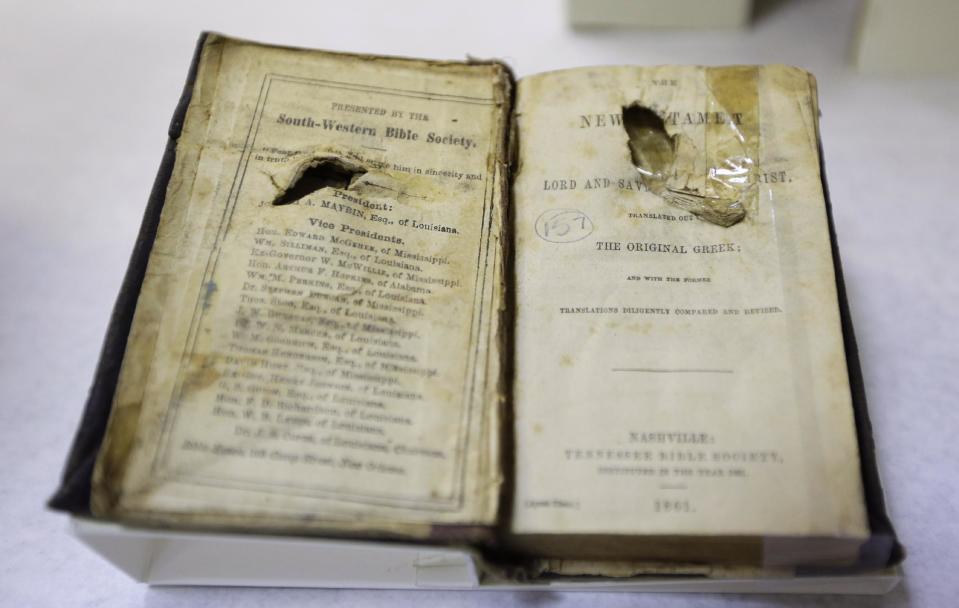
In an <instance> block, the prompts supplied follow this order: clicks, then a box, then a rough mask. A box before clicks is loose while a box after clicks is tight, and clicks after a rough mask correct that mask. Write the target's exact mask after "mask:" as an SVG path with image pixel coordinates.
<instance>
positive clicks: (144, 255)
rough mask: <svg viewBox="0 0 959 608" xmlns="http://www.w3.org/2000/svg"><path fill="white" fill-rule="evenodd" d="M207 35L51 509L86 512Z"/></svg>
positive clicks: (196, 58)
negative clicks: (131, 327) (177, 145)
mask: <svg viewBox="0 0 959 608" xmlns="http://www.w3.org/2000/svg"><path fill="white" fill-rule="evenodd" d="M208 36H209V33H208V32H204V33H202V34H201V35H200V39H199V41H198V42H197V45H196V50H195V51H194V53H193V60H192V62H191V63H190V71H189V73H188V74H187V79H186V83H185V84H184V86H183V93H182V94H181V95H180V101H179V102H178V103H177V106H176V110H175V111H174V112H173V118H172V119H171V120H170V127H169V130H168V139H167V144H166V149H165V150H164V152H163V159H162V160H161V161H160V168H159V170H158V171H157V176H156V180H155V181H154V182H153V189H152V190H151V191H150V198H149V199H148V201H147V206H146V211H145V212H144V215H143V221H142V222H141V224H140V231H139V233H138V234H137V239H136V242H135V243H134V246H133V253H132V254H131V256H130V263H129V265H128V266H127V271H126V275H125V276H124V277H123V283H122V284H121V287H120V293H119V295H117V300H116V303H115V304H114V306H113V313H112V314H111V315H110V321H109V324H108V326H107V333H106V337H105V338H104V341H103V347H102V349H101V350H100V360H99V362H98V363H97V368H96V372H95V373H94V376H93V384H92V386H91V387H90V393H89V396H88V397H87V402H86V407H85V408H84V411H83V415H82V417H81V419H80V426H79V428H78V429H77V433H76V436H75V437H74V440H73V445H72V447H71V448H70V453H69V455H68V457H67V462H66V465H65V467H64V470H63V474H62V477H61V481H60V487H59V488H58V489H57V491H56V493H55V494H54V495H53V497H51V498H50V500H49V501H48V503H47V504H48V506H49V507H50V508H51V509H56V510H58V511H66V512H69V513H73V514H76V515H86V514H89V512H90V481H91V478H92V476H93V465H94V463H95V462H96V458H97V452H98V451H99V449H100V444H101V443H102V441H103V436H104V433H105V432H106V427H107V420H108V419H109V417H110V408H111V406H112V403H113V393H114V391H115V390H116V387H117V379H118V378H119V375H120V365H121V363H122V362H123V355H124V353H125V351H126V347H127V336H128V335H129V333H130V325H131V323H132V322H133V313H134V311H135V310H136V305H137V299H138V298H139V295H140V286H141V285H142V284H143V277H144V274H145V272H146V267H147V260H148V259H149V258H150V251H151V249H152V248H153V241H154V239H155V238H156V232H157V226H158V225H159V223H160V213H161V212H162V211H163V203H164V200H165V199H166V190H167V184H168V183H169V181H170V176H171V174H172V173H173V164H174V162H175V161H176V144H177V140H178V139H179V137H180V132H181V130H182V129H183V120H184V118H185V116H186V110H187V107H188V106H189V105H190V99H191V98H192V97H193V85H194V81H195V79H196V74H197V67H198V65H199V62H200V53H201V51H202V49H203V45H204V43H205V42H206V39H207V37H208Z"/></svg>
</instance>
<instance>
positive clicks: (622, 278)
mask: <svg viewBox="0 0 959 608" xmlns="http://www.w3.org/2000/svg"><path fill="white" fill-rule="evenodd" d="M516 104H517V108H516V127H515V128H517V129H518V133H517V136H518V140H519V149H518V174H517V175H516V176H515V183H514V188H513V195H514V205H515V217H516V221H515V226H516V234H515V246H516V269H515V274H516V289H517V292H516V302H517V310H516V329H515V332H516V354H515V365H516V368H515V383H514V399H515V428H516V442H515V443H516V493H515V500H514V506H513V522H512V531H513V533H514V534H515V535H516V539H515V540H516V542H517V544H518V545H519V546H520V547H525V548H527V549H529V550H531V551H532V552H534V553H537V552H538V553H539V554H546V555H550V554H552V555H554V556H556V557H572V558H580V559H588V558H589V557H591V556H600V557H601V556H602V555H603V554H604V552H605V551H606V550H607V549H610V548H611V549H610V550H611V551H612V552H613V553H616V552H617V551H621V550H624V551H625V553H624V554H625V555H626V556H627V557H630V556H633V555H632V554H631V553H630V551H639V555H636V556H635V557H649V555H648V554H643V553H642V552H643V550H645V548H649V547H656V545H655V543H652V544H651V543H649V542H647V543H639V544H637V543H635V542H633V543H632V545H631V547H626V548H625V549H624V546H623V545H622V544H621V543H620V544H617V539H621V538H622V537H632V536H648V537H653V538H659V539H664V540H668V541H669V543H667V544H669V547H667V548H664V549H663V552H662V553H660V554H656V555H653V557H663V556H665V557H675V558H676V559H686V558H688V557H689V556H690V555H694V556H699V557H700V558H702V557H703V556H710V555H712V556H714V557H720V558H722V557H724V556H728V555H731V554H732V553H735V554H737V555H739V556H747V557H748V561H753V562H755V561H756V560H759V561H761V562H762V563H765V564H767V565H769V564H777V563H782V564H790V563H801V562H803V561H805V560H807V559H808V560H812V561H815V560H816V559H818V558H819V557H825V558H827V559H828V558H836V559H845V558H848V557H850V556H851V555H854V554H855V551H856V549H857V547H858V545H859V544H860V543H861V541H862V540H864V539H865V537H866V536H867V533H868V530H867V524H866V516H865V511H864V505H863V498H862V487H861V479H860V476H859V459H858V448H857V443H856V431H855V427H854V421H853V413H852V408H851V401H850V391H849V384H848V376H847V370H846V363H845V355H844V350H843V342H842V335H841V330H840V322H839V313H838V306H837V295H836V287H835V277H834V272H833V265H832V257H831V253H830V242H829V234H828V227H827V216H826V209H825V204H824V195H823V189H822V182H821V177H820V169H819V155H818V133H817V117H818V108H817V105H816V92H815V84H814V81H813V80H812V78H811V77H810V76H809V75H808V74H807V73H805V72H803V71H801V70H798V69H794V68H788V67H783V66H768V67H734V68H700V67H659V68H637V67H620V68H590V69H587V68H583V69H574V70H567V71H560V72H554V73H547V74H541V75H537V76H533V77H530V78H525V79H523V80H521V81H520V83H519V85H518V88H517V102H516ZM634 104H635V106H636V107H637V108H640V109H645V110H648V111H649V114H650V116H652V117H653V118H654V120H653V121H652V122H650V123H649V124H653V123H655V122H656V121H658V122H659V123H660V128H665V131H666V134H667V138H666V140H665V141H666V142H667V143H665V144H663V148H662V150H663V151H662V154H663V155H666V154H667V153H668V155H669V157H670V162H673V156H675V162H674V163H673V164H672V165H669V163H663V166H667V165H668V166H669V171H668V172H667V173H666V174H663V175H659V176H658V177H657V180H659V181H656V180H651V179H648V175H643V173H642V172H640V171H637V169H636V167H635V166H634V163H633V159H631V150H630V147H629V146H628V145H627V139H628V135H627V131H626V129H624V125H623V121H622V117H623V108H624V107H629V106H631V105H634ZM650 128H651V129H653V131H655V126H654V127H650ZM634 131H636V132H639V135H637V137H638V138H639V139H642V138H643V137H645V135H644V134H648V133H649V132H651V131H649V130H647V131H643V130H642V129H638V130H637V129H634ZM656 154H659V152H657V151H655V150H653V152H647V153H645V154H644V153H638V154H635V153H634V154H633V158H637V157H638V158H641V159H642V158H653V159H654V162H658V161H657V160H656V159H657V158H659V157H656V156H655V155H656ZM670 197H678V199H679V200H669V199H670ZM704 197H705V198H704ZM697 200H698V201H699V202H696V201H697ZM704 200H705V201H706V202H708V203H710V204H713V203H715V202H716V201H719V202H722V203H723V205H724V207H723V209H722V212H723V213H726V212H727V211H729V210H733V211H736V212H737V213H738V216H737V217H733V218H732V219H731V220H729V221H728V222H727V223H732V225H731V226H729V227H724V226H722V225H717V223H713V222H712V221H707V220H708V219H709V215H710V214H709V213H708V212H707V213H703V217H698V216H697V215H693V214H692V213H690V212H688V211H687V209H689V208H692V205H693V204H694V203H695V204H699V205H701V204H702V202H703V201H704ZM733 201H734V203H733ZM737 206H741V211H740V210H739V207H737ZM742 211H744V212H745V213H744V215H743V214H742ZM714 215H715V214H714ZM727 215H728V214H727ZM717 221H727V217H726V216H723V217H720V218H719V220H717ZM736 222H738V223H736ZM563 535H574V536H576V537H578V538H579V539H581V540H584V541H585V540H586V539H587V538H590V537H591V538H594V539H599V541H597V542H596V543H594V544H593V545H589V544H588V543H583V542H578V543H571V542H569V537H568V536H567V537H565V538H564V537H563ZM706 537H709V538H708V539H707V540H712V541H716V542H714V543H713V544H712V546H714V547H715V550H711V549H710V546H711V545H710V543H709V542H704V539H706ZM796 539H804V541H806V542H791V541H793V540H796ZM832 541H839V542H838V543H833V542H832ZM604 543H605V544H604ZM670 543H671V544H670ZM664 546H665V545H664ZM730 552H732V553H730ZM654 553H655V551H654ZM593 554H595V555H593Z"/></svg>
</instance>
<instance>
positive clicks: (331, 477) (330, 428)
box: [93, 36, 509, 535]
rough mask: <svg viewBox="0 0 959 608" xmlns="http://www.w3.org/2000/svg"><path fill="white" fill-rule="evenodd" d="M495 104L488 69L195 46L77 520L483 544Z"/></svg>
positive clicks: (487, 495) (498, 168)
mask: <svg viewBox="0 0 959 608" xmlns="http://www.w3.org/2000/svg"><path fill="white" fill-rule="evenodd" d="M508 100H509V81H508V77H507V75H506V73H505V70H504V69H503V68H502V67H501V66H500V65H497V64H489V63H487V64H476V65H467V64H457V63H430V62H424V61H413V60H400V59H385V58H370V57H359V56H350V55H337V54H332V53H323V52H317V51H305V50H299V49H280V48H275V47H265V46H260V45H256V44H252V43H246V42H241V41H236V40H230V39H226V38H222V37H218V36H211V37H209V38H208V39H207V41H206V43H205V46H204V48H203V51H202V58H201V62H200V67H199V73H198V77H197V84H196V89H195V91H194V96H193V100H192V103H191V105H190V108H189V110H188V112H187V117H186V123H185V127H184V130H183V134H182V135H181V137H180V139H179V142H178V145H177V162H176V166H175V169H174V174H173V178H172V179H171V181H170V185H169V189H168V192H167V200H166V203H165V207H164V210H163V215H162V219H161V226H160V229H159V234H158V236H157V240H156V243H155V245H154V249H153V252H152V255H151V258H150V263H149V267H148V271H147V277H146V280H145V283H144V286H143V289H142V293H141V297H140V300H139V303H138V308H137V312H136V318H135V321H134V326H133V330H132V332H131V337H130V340H129V343H128V349H127V353H126V356H125V359H124V362H123V368H122V373H121V377H120V382H119V387H118V389H117V393H116V398H115V403H114V412H113V415H112V418H111V421H110V428H109V432H108V436H107V440H106V442H105V445H104V448H103V449H102V451H101V454H100V458H99V460H98V463H97V469H96V474H95V487H94V497H93V506H94V510H95V512H97V513H98V514H100V515H103V516H109V517H119V518H121V519H132V520H138V521H139V520H145V521H157V522H161V523H165V522H174V523H177V524H200V525H237V526H243V527H245V528H247V529H249V528H270V529H290V530H297V531H305V530H309V529H311V528H317V529H324V530H330V529H333V530H337V529H343V530H357V531H387V532H389V531H394V532H399V533H402V534H414V535H425V534H428V533H429V524H489V523H492V522H493V520H494V518H495V513H496V505H497V500H498V497H499V487H500V483H501V481H502V475H501V471H500V465H499V447H498V441H499V430H500V429H499V424H500V412H499V408H500V401H501V398H500V396H501V392H502V390H501V388H500V386H499V382H500V358H501V340H502V335H501V334H500V330H499V328H500V315H501V312H502V302H503V291H502V281H503V272H502V264H503V255H502V241H501V238H502V226H503V224H502V209H503V192H504V190H505V185H504V181H503V180H504V170H503V166H504V165H503V156H504V148H505V143H504V142H505V135H506V125H507V122H508V116H509V107H508Z"/></svg>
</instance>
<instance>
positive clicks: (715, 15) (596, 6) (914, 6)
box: [566, 0, 959, 73]
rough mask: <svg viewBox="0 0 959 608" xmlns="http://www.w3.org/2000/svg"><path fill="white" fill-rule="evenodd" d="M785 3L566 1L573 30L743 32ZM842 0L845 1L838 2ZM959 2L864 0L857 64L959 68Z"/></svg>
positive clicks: (900, 69)
mask: <svg viewBox="0 0 959 608" xmlns="http://www.w3.org/2000/svg"><path fill="white" fill-rule="evenodd" d="M785 1H786V0H755V1H754V0H567V2H566V9H567V11H566V12H567V17H568V19H569V23H570V25H572V26H573V27H574V28H605V27H617V28H622V27H633V28H646V29H660V28H668V29H680V30H681V29H728V28H745V27H748V26H750V25H751V24H753V23H754V22H755V21H757V20H759V19H761V18H762V17H763V16H764V15H765V14H767V13H769V12H772V11H774V10H776V5H778V4H783V3H784V2H785ZM837 1H841V0H837ZM957 29H959V2H957V1H956V0H912V1H911V2H904V1H902V0H863V1H862V2H861V3H860V8H859V19H858V28H856V29H850V31H849V36H850V39H851V43H850V44H851V46H852V51H853V52H852V55H853V59H854V62H855V65H856V66H857V67H858V68H859V70H861V71H863V72H866V73H905V72H916V73H937V72H954V71H957V70H959V35H957Z"/></svg>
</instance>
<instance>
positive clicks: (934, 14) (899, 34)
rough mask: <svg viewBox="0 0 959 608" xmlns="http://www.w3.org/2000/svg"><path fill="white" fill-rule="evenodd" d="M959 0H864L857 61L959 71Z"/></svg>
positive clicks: (886, 68) (881, 68)
mask: <svg viewBox="0 0 959 608" xmlns="http://www.w3.org/2000/svg"><path fill="white" fill-rule="evenodd" d="M957 30H959V2H956V0H912V1H911V2H903V1H901V0H864V2H863V4H862V9H861V13H860V22H859V37H858V44H857V45H856V65H857V66H858V67H859V69H860V70H861V71H863V72H867V73H878V72H888V73H906V72H922V73H934V72H955V71H959V31H957Z"/></svg>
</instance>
